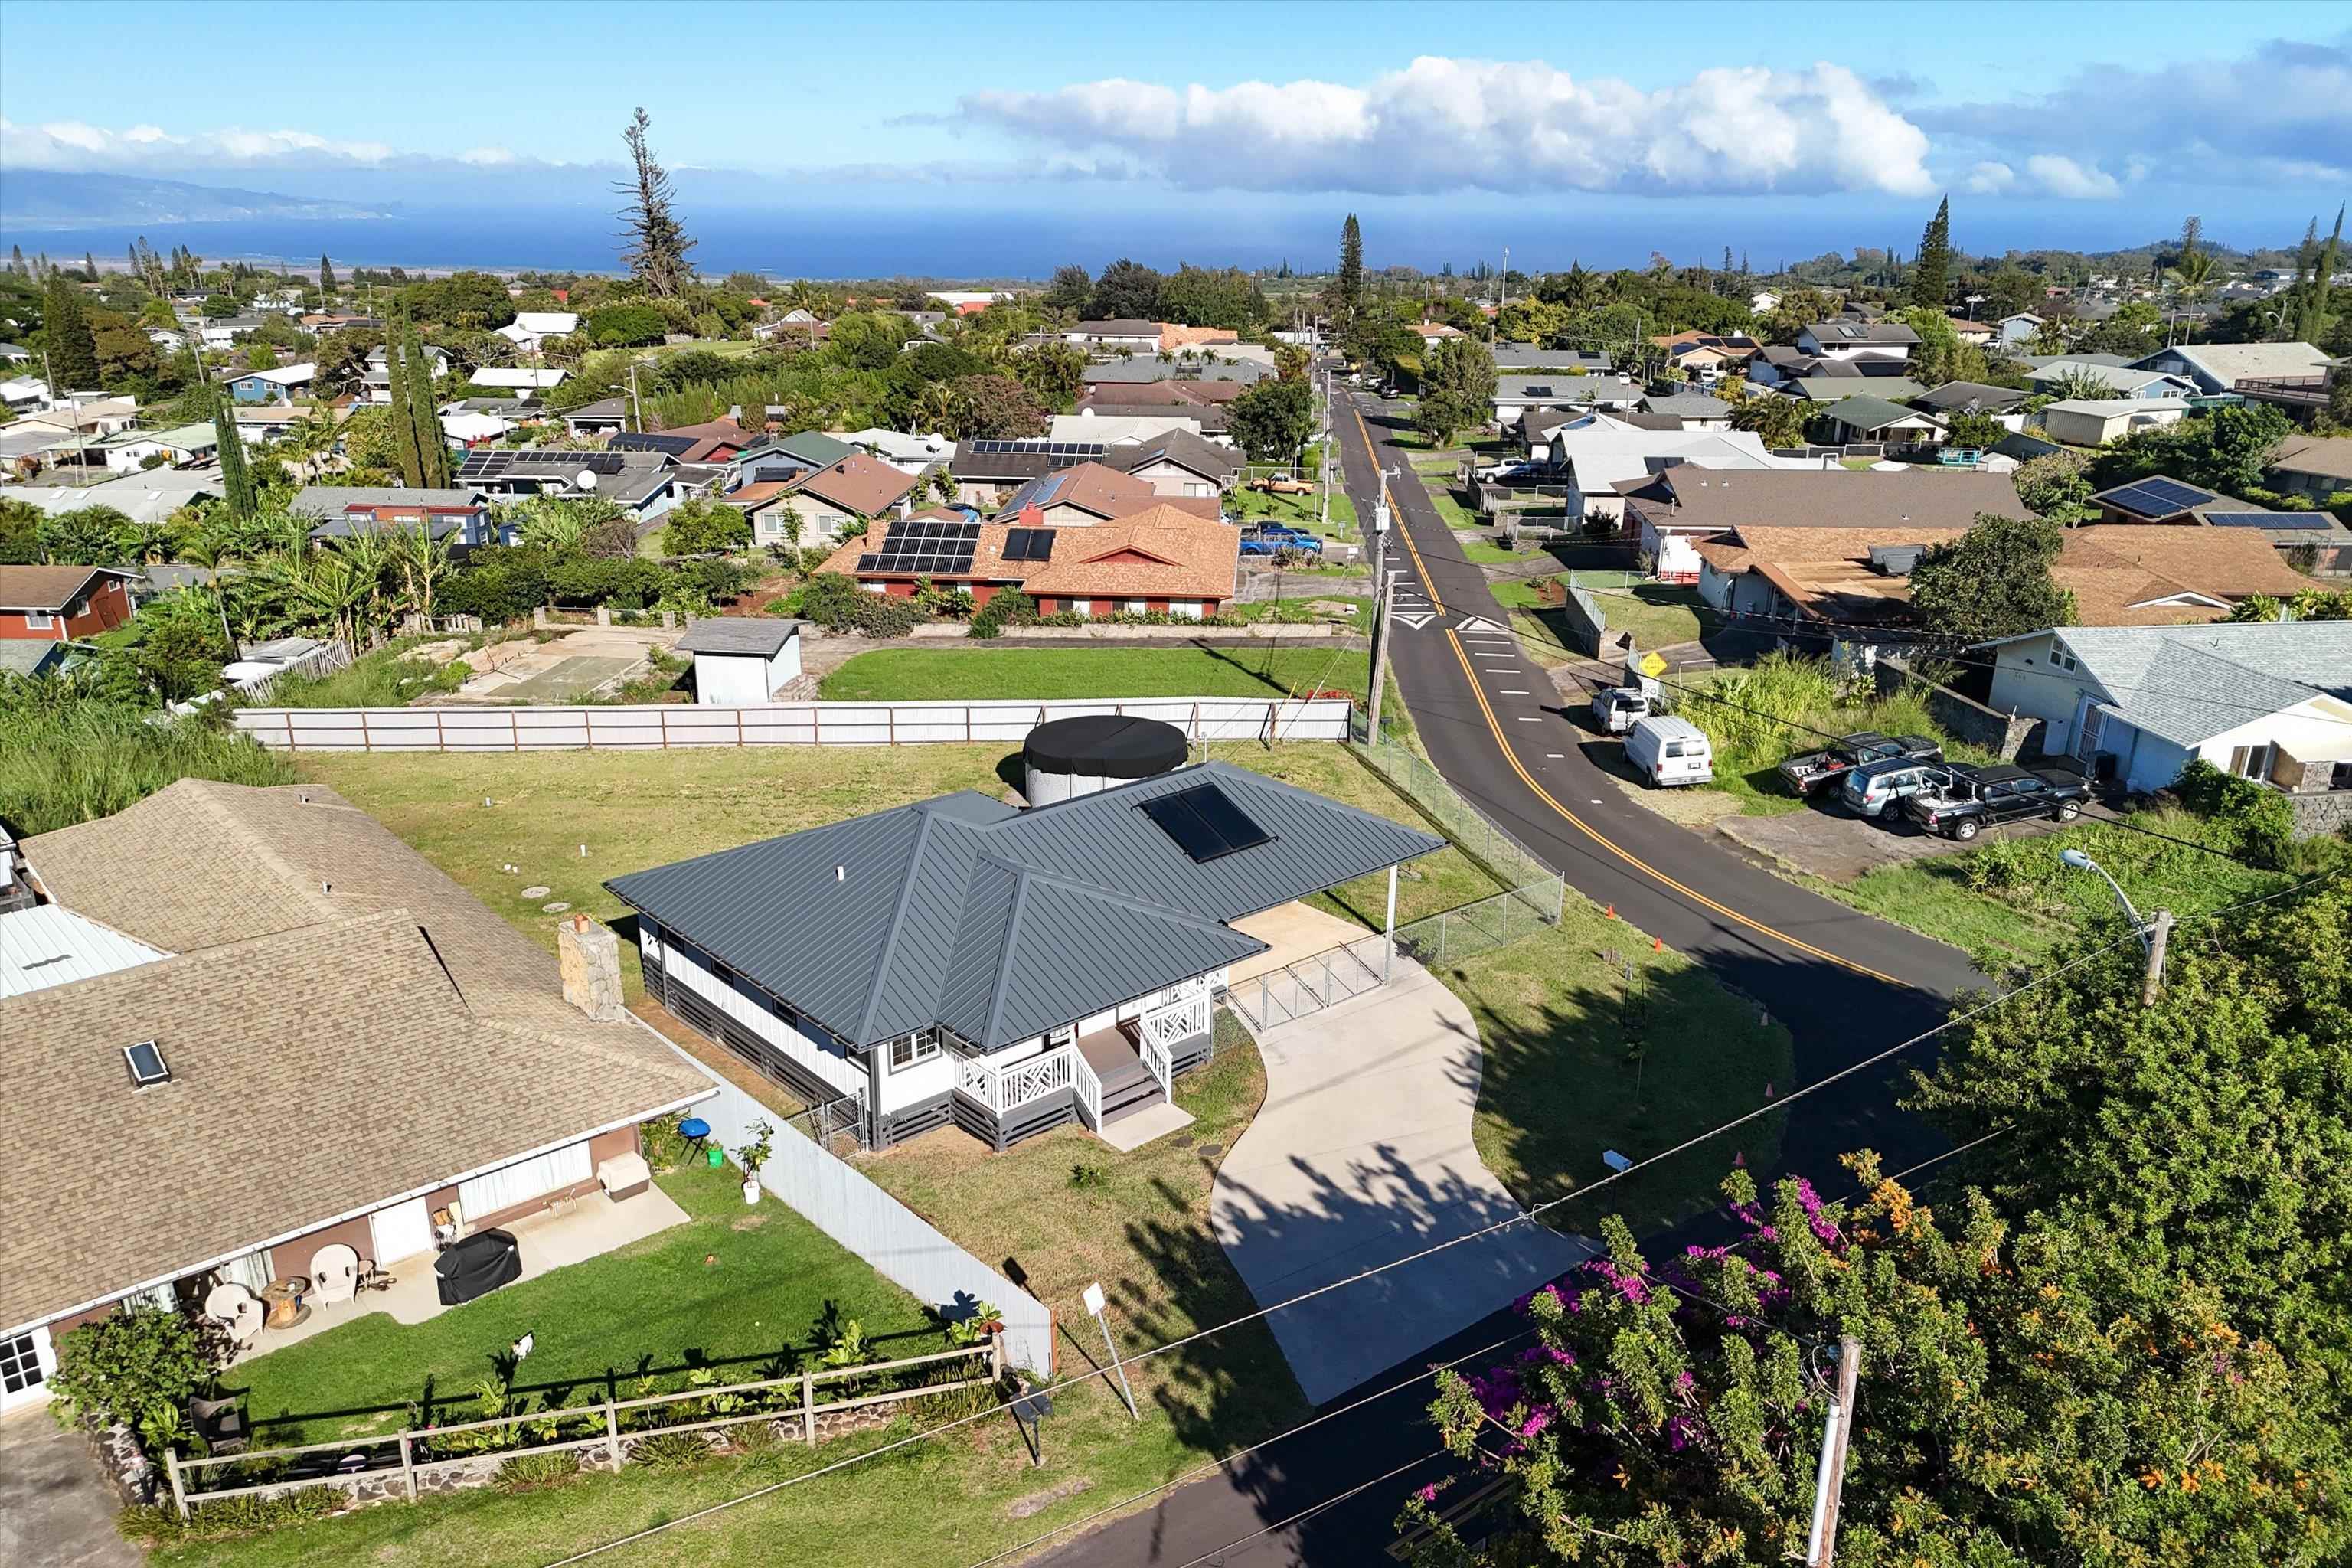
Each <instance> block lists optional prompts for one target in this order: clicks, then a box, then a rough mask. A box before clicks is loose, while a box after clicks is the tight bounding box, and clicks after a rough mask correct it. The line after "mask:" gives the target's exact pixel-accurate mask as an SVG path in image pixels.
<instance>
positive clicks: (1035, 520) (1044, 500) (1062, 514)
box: [996, 462, 1214, 528]
mask: <svg viewBox="0 0 2352 1568" xmlns="http://www.w3.org/2000/svg"><path fill="white" fill-rule="evenodd" d="M1211 494H1212V495H1213V494H1214V492H1213V491H1212V492H1211ZM1159 504H1160V491H1159V490H1158V489H1155V488H1154V487H1153V486H1152V485H1151V484H1150V482H1149V481H1148V480H1144V479H1137V478H1136V477H1134V476H1133V475H1131V474H1127V473H1123V472H1121V471H1120V470H1119V469H1118V468H1112V467H1111V466H1110V465H1109V463H1108V462H1087V463H1078V464H1075V465H1073V466H1072V467H1070V468H1057V469H1055V471H1054V472H1052V473H1050V474H1042V475H1040V476H1038V477H1037V478H1036V479H1031V480H1030V481H1029V482H1028V483H1027V484H1024V485H1023V486H1022V487H1021V488H1020V489H1016V490H1014V491H1013V494H1012V495H1011V496H1009V497H1008V498H1006V500H1005V502H1004V507H1003V515H1001V516H999V517H998V518H997V519H996V521H999V522H1008V521H1012V514H1013V513H1016V512H1024V511H1025V512H1027V513H1029V514H1031V515H1029V516H1028V517H1026V518H1024V521H1026V522H1027V523H1028V524H1029V525H1030V526H1031V527H1037V526H1040V525H1043V526H1045V527H1047V528H1084V527H1087V525H1089V524H1092V523H1097V522H1108V521H1111V520H1112V519H1113V518H1120V517H1127V516H1129V515H1131V514H1133V513H1135V512H1139V511H1144V510H1149V509H1150V508H1152V507H1156V506H1158V505H1159ZM1213 504H1214V503H1212V506H1213ZM1211 515H1212V516H1213V515H1214V512H1213V511H1212V513H1211Z"/></svg>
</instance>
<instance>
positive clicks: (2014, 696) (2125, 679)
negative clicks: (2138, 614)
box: [1985, 621, 2352, 795]
mask: <svg viewBox="0 0 2352 1568" xmlns="http://www.w3.org/2000/svg"><path fill="white" fill-rule="evenodd" d="M1985 646H1986V647H1989V648H1990V649H1991V650H1992V652H1993V674H1992V689H1991V692H1990V698H1989V700H1990V703H1991V705H1992V706H1993V707H1995V708H2000V709H2003V710H2010V711H2013V712H2016V713H2019V714H2022V715H2029V716H2031V717H2033V718H2037V719H2040V720H2042V721H2043V722H2044V723H2045V725H2046V726H2047V728H2046V730H2045V731H2044V738H2043V741H2042V750H2043V751H2044V752H2046V753H2048V754H2051V755H2060V754H2063V755H2067V756H2072V757H2074V758H2075V759H2076V760H2077V761H2079V762H2081V763H2083V764H2084V767H2085V768H2087V769H2088V770H2089V771H2090V773H2091V776H2092V777H2094V778H2095V779H2100V780H2103V781H2104V780H2111V781H2113V782H2115V783H2116V784H2120V785H2121V786H2122V787H2123V788H2125V789H2127V790H2134V791H2139V792H2153V791H2156V790H2160V789H2164V788H2166V787H2168V785H2170V784H2172V783H2173V781H2175V780H2176V779H2178V778H2179V776H2180V770H2181V769H2182V768H2184V767H2186V766H2188V764H2189V763H2190V762H2191V761H2197V760H2201V761H2204V762H2207V763H2211V764H2212V765H2213V766H2215V767H2217V768H2220V769H2221V770H2222V771H2223V772H2224V773H2233V774H2236V775H2237V776H2238V777H2240V778H2245V779H2252V780H2253V781H2255V782H2257V783H2260V784H2270V785H2273V787H2277V788H2280V789H2284V790H2286V791H2289V792H2291V793H2294V794H2297V795H2302V794H2310V793H2318V792H2322V791H2328V790H2333V789H2344V788H2352V622H2345V621H2272V622H2259V621H2258V622H2251V623H2246V624H2240V625H2226V626H2065V627H2061V628H2059V629H2057V630H2053V631H2043V632H2029V633H2027V634H2025V635H2023V636H2021V637H2007V638H2003V639H2001V640H2000V641H1998V642H1993V643H1989V644H1986V645H1985Z"/></svg>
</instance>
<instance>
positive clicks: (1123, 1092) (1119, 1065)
mask: <svg viewBox="0 0 2352 1568" xmlns="http://www.w3.org/2000/svg"><path fill="white" fill-rule="evenodd" d="M1078 1053H1079V1055H1081V1056H1083V1057H1085V1058H1087V1066H1088V1067H1089V1068H1093V1069H1094V1075H1095V1077H1096V1079H1098V1080H1099V1081H1100V1082H1101V1084H1102V1121H1103V1126H1104V1127H1106V1128H1108V1126H1109V1125H1110V1124H1111V1123H1112V1122H1114V1121H1118V1120H1119V1119H1120V1118H1122V1117H1128V1116H1133V1115H1135V1114H1136V1113H1137V1112H1139V1111H1143V1110H1150V1109H1151V1108H1152V1107H1153V1106H1155V1105H1165V1104H1167V1103H1168V1097H1167V1096H1166V1095H1164V1094H1162V1093H1160V1080H1159V1079H1155V1078H1153V1077H1152V1076H1151V1069H1150V1068H1147V1067H1145V1066H1144V1065H1143V1058H1141V1057H1139V1056H1137V1055H1136V1054H1135V1046H1134V1044H1133V1043H1132V1042H1131V1041H1129V1039H1128V1037H1127V1033H1126V1031H1125V1030H1123V1029H1120V1028H1118V1027H1117V1026H1113V1027H1111V1028H1108V1029H1097V1030H1096V1031H1095V1032H1094V1033H1093V1034H1091V1035H1086V1036H1082V1037H1080V1038H1079V1040H1078Z"/></svg>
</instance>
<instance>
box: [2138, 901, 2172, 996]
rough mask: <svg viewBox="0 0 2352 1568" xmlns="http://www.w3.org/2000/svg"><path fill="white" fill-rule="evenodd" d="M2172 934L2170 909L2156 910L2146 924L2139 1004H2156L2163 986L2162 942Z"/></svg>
mask: <svg viewBox="0 0 2352 1568" xmlns="http://www.w3.org/2000/svg"><path fill="white" fill-rule="evenodd" d="M2171 934H2172V911H2171V910H2157V911H2156V918H2155V919H2153V920H2151V921H2148V924H2147V979H2145V980H2143V981H2141V982H2140V987H2139V1005H2141V1006H2143V1007H2153V1006H2155V1005H2156V996H2157V993H2158V992H2159V991H2161V990H2162V989H2163V988H2164V943H2165V940H2166V939H2167V938H2168V937H2169V936H2171Z"/></svg>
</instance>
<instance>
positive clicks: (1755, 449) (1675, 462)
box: [1540, 414, 1793, 523]
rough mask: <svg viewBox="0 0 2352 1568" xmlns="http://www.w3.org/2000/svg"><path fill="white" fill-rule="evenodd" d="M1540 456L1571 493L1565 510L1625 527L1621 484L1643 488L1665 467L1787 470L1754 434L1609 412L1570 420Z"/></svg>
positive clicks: (1554, 432)
mask: <svg viewBox="0 0 2352 1568" xmlns="http://www.w3.org/2000/svg"><path fill="white" fill-rule="evenodd" d="M1540 452H1541V454H1542V457H1543V459H1544V462H1545V464H1546V466H1548V467H1549V468H1551V469H1552V470H1553V476H1554V477H1555V478H1556V479H1557V481H1558V482H1559V484H1561V485H1563V486H1565V487H1566V489H1567V492H1568V493H1567V496H1566V498H1565V499H1564V500H1563V501H1562V503H1561V504H1562V510H1565V511H1567V512H1568V513H1569V514H1570V516H1573V517H1580V518H1583V519H1585V520H1586V521H1592V522H1602V521H1606V522H1611V523H1622V521H1624V515H1625V498H1624V496H1623V494H1622V492H1621V491H1620V490H1619V489H1618V486H1619V485H1621V484H1623V483H1633V484H1637V485H1638V484H1641V483H1643V482H1645V481H1646V480H1647V479H1650V478H1651V477H1652V476H1654V475H1655V474H1657V473H1659V472H1660V471H1662V470H1664V469H1665V468H1679V467H1688V468H1716V469H1748V470H1751V471H1763V470H1767V469H1771V468H1780V467H1781V466H1782V462H1781V460H1780V459H1776V458H1773V457H1772V456H1771V454H1770V453H1769V452H1767V451H1766V450H1765V449H1764V440H1763V437H1760V436H1758V435H1757V434H1756V433H1755V432H1754V431H1752V430H1723V431H1702V430H1684V429H1681V428H1679V427H1677V428H1675V429H1672V430H1648V429H1642V428H1638V427H1636V426H1631V425H1628V424H1625V423H1623V422H1622V419H1621V418H1620V417H1619V416H1615V415H1609V414H1602V415H1570V416H1566V422H1565V423H1562V424H1560V425H1559V426H1555V427H1554V428H1553V429H1552V430H1551V431H1550V432H1549V436H1548V437H1547V439H1546V442H1545V444H1544V446H1543V447H1541V448H1540ZM1792 461H1793V460H1792Z"/></svg>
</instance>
